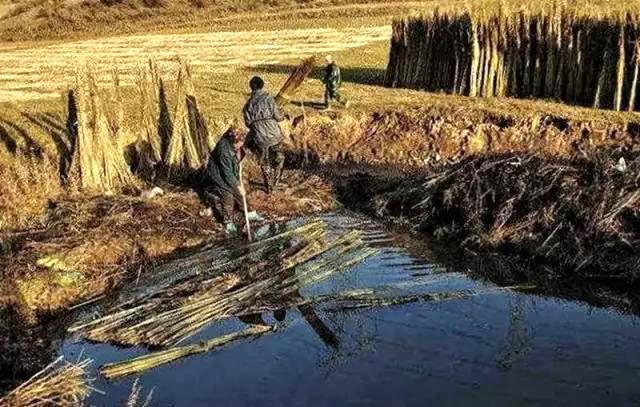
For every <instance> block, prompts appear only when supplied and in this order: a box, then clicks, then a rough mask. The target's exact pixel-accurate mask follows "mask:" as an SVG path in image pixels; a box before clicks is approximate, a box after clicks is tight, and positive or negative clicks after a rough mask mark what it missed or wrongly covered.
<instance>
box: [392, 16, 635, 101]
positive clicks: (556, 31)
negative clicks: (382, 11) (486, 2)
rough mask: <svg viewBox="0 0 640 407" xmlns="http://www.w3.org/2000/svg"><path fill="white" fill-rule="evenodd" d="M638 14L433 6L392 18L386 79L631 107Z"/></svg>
mask: <svg viewBox="0 0 640 407" xmlns="http://www.w3.org/2000/svg"><path fill="white" fill-rule="evenodd" d="M639 40H640V14H637V13H636V12H631V11H629V12H627V13H624V14H623V15H589V14H588V13H577V12H576V10H575V9H573V8H568V7H566V6H564V5H559V4H556V3H553V5H552V6H551V7H548V8H542V9H541V10H537V11H528V10H523V9H518V11H508V10H503V9H497V10H496V11H494V12H490V13H487V12H480V11H478V10H473V11H455V12H439V11H437V10H436V11H434V12H433V13H431V14H429V15H423V16H420V17H411V18H407V19H402V20H396V21H395V22H394V24H393V37H392V46H391V51H390V58H389V65H388V67H387V72H386V77H385V83H386V85H387V86H391V87H408V88H414V89H424V90H428V91H438V92H447V93H453V94H461V95H469V96H482V97H493V96H510V97H520V98H529V97H539V98H551V99H556V100H561V101H564V102H566V103H569V104H576V105H583V106H589V107H595V108H607V109H615V110H635V109H636V106H637V102H638V101H637V98H638V92H637V86H638V72H639V69H638V57H639V55H638V46H637V44H638V42H639Z"/></svg>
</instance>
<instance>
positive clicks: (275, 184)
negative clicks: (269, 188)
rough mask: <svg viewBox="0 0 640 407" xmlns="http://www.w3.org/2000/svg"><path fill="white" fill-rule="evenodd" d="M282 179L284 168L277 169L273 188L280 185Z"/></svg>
mask: <svg viewBox="0 0 640 407" xmlns="http://www.w3.org/2000/svg"><path fill="white" fill-rule="evenodd" d="M281 179H282V168H278V169H276V179H275V180H274V181H273V189H276V188H277V187H278V184H279V183H280V180H281Z"/></svg>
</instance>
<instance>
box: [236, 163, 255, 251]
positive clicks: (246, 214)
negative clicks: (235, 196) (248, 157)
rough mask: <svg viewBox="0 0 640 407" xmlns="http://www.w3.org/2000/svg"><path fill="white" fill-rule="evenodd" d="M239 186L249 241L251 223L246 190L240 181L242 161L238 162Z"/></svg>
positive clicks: (250, 239)
mask: <svg viewBox="0 0 640 407" xmlns="http://www.w3.org/2000/svg"><path fill="white" fill-rule="evenodd" d="M239 172H240V186H241V187H242V210H243V211H244V222H245V224H246V225H247V239H248V240H249V242H251V241H252V238H251V223H249V210H248V209H247V191H245V189H244V182H243V181H242V161H241V162H240V171H239Z"/></svg>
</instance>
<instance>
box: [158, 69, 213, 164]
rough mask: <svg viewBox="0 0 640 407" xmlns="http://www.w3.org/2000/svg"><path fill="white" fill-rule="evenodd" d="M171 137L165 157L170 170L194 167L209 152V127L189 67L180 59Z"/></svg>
mask: <svg viewBox="0 0 640 407" xmlns="http://www.w3.org/2000/svg"><path fill="white" fill-rule="evenodd" d="M176 94H177V95H176V107H175V110H174V116H173V129H172V131H171V139H170V141H169V146H168V149H167V152H166V155H165V157H164V163H165V165H166V166H167V167H168V168H169V171H170V172H171V171H174V170H185V169H186V170H197V169H198V168H200V166H201V165H202V164H203V163H204V162H205V160H206V158H207V155H208V153H209V149H210V147H211V146H209V131H208V129H207V124H206V121H205V119H204V117H203V116H202V114H201V113H200V110H199V107H198V101H197V98H196V96H195V87H194V85H193V81H192V76H191V68H190V67H189V65H188V64H187V63H186V62H185V61H181V62H180V70H179V72H178V82H177V91H176Z"/></svg>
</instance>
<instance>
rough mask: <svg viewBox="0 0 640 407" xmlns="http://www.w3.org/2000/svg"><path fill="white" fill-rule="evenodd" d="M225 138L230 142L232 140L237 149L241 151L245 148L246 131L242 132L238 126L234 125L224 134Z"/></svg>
mask: <svg viewBox="0 0 640 407" xmlns="http://www.w3.org/2000/svg"><path fill="white" fill-rule="evenodd" d="M224 137H227V138H228V139H229V140H231V142H232V143H233V146H234V147H235V149H236V150H239V149H241V148H242V147H243V146H244V142H245V138H246V135H245V133H244V131H242V130H240V128H239V127H238V126H236V125H235V124H232V125H231V126H230V127H229V129H228V130H227V131H226V132H225V133H224Z"/></svg>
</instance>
